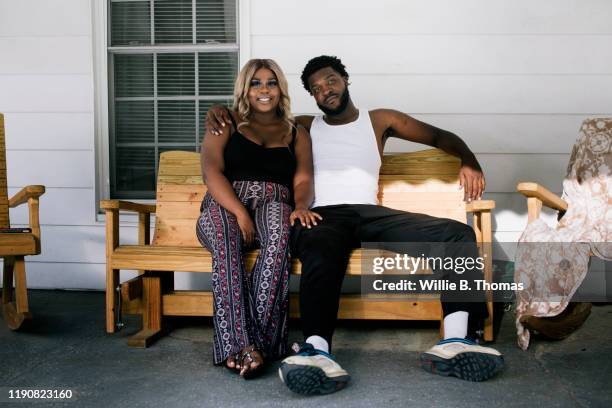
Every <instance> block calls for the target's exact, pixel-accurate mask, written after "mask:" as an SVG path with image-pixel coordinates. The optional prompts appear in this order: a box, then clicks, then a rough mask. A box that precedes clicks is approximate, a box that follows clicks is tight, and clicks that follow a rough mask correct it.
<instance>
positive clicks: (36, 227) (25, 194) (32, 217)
mask: <svg viewBox="0 0 612 408" xmlns="http://www.w3.org/2000/svg"><path fill="white" fill-rule="evenodd" d="M43 194H45V186H40V185H33V186H26V187H24V188H22V189H21V190H20V191H19V192H18V193H17V194H15V195H14V196H13V197H11V198H10V199H9V208H14V207H17V206H18V205H21V204H23V203H26V202H27V203H28V214H29V224H30V228H31V229H32V235H34V238H36V252H37V253H40V218H39V210H38V201H39V200H38V199H39V197H40V196H41V195H43Z"/></svg>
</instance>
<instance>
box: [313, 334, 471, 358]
mask: <svg viewBox="0 0 612 408" xmlns="http://www.w3.org/2000/svg"><path fill="white" fill-rule="evenodd" d="M466 331H467V329H466ZM306 343H310V344H312V346H313V347H314V348H316V349H317V350H321V351H324V352H326V353H329V344H327V340H325V339H324V338H323V337H321V336H310V337H308V338H307V339H306Z"/></svg>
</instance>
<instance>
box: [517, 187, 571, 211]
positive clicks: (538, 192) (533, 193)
mask: <svg viewBox="0 0 612 408" xmlns="http://www.w3.org/2000/svg"><path fill="white" fill-rule="evenodd" d="M516 190H517V191H518V192H519V193H521V194H522V195H524V196H525V197H533V198H537V199H538V200H539V201H541V202H542V204H543V205H545V206H546V207H548V208H552V209H553V210H557V211H567V202H565V200H563V199H562V198H561V197H559V196H558V195H556V194H555V193H551V192H550V191H549V190H548V189H546V188H545V187H543V186H541V185H539V184H538V183H532V182H523V183H519V184H518V185H517V186H516Z"/></svg>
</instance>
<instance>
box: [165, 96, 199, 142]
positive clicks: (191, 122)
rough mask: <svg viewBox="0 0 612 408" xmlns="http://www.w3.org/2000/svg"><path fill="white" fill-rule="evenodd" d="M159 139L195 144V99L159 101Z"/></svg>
mask: <svg viewBox="0 0 612 408" xmlns="http://www.w3.org/2000/svg"><path fill="white" fill-rule="evenodd" d="M158 116H159V120H158V126H159V133H158V141H159V142H160V143H189V144H191V145H192V146H195V143H196V137H195V132H196V130H195V101H159V102H158Z"/></svg>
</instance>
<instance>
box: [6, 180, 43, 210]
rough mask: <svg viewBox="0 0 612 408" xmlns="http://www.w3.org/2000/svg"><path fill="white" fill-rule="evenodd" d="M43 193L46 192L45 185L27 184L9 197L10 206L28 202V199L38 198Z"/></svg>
mask: <svg viewBox="0 0 612 408" xmlns="http://www.w3.org/2000/svg"><path fill="white" fill-rule="evenodd" d="M43 194H45V186H40V185H33V186H26V187H24V188H22V189H21V190H20V191H19V192H18V193H17V194H15V195H14V196H13V197H11V198H10V199H9V208H13V207H17V206H18V205H21V204H24V203H27V202H28V200H30V199H32V198H34V199H38V197H40V196H41V195H43Z"/></svg>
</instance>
